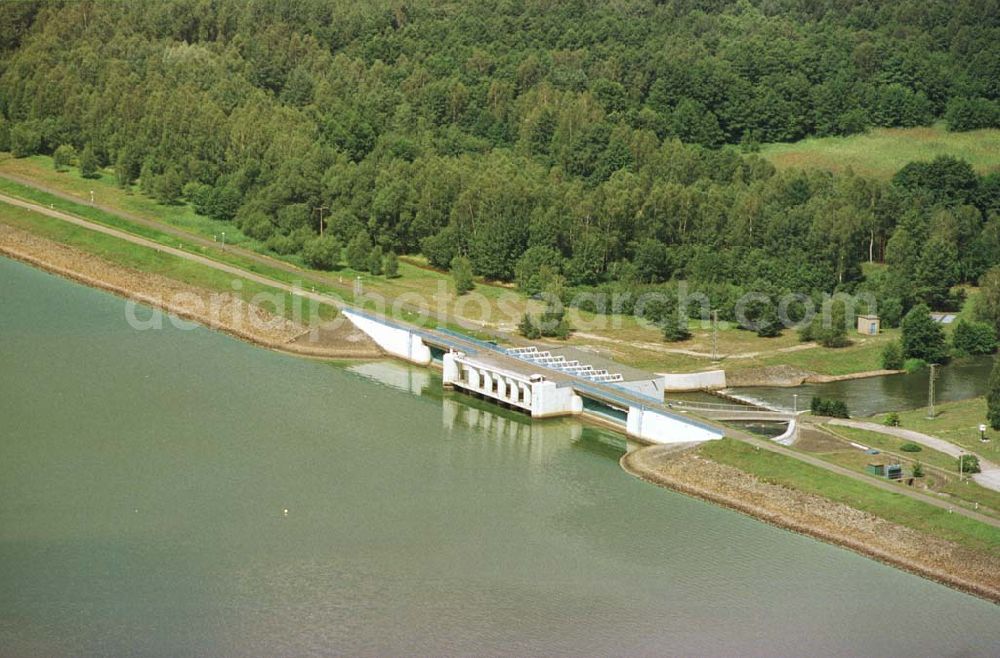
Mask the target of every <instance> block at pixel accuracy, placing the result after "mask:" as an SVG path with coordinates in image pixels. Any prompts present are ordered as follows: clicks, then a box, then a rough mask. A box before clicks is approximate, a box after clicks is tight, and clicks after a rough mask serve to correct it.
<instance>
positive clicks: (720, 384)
mask: <svg viewBox="0 0 1000 658" xmlns="http://www.w3.org/2000/svg"><path fill="white" fill-rule="evenodd" d="M657 374H660V375H661V376H662V377H663V386H664V388H665V389H666V390H667V391H698V390H701V389H708V390H716V389H720V388H725V387H726V371H725V370H709V371H706V372H688V373H678V374H671V373H662V374H661V373H657Z"/></svg>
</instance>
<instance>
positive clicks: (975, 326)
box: [951, 320, 997, 356]
mask: <svg viewBox="0 0 1000 658" xmlns="http://www.w3.org/2000/svg"><path fill="white" fill-rule="evenodd" d="M951 345H952V347H953V348H954V350H955V353H956V354H958V355H960V356H965V355H968V354H992V353H993V352H995V351H996V349H997V333H996V330H995V329H994V328H993V327H991V326H990V325H988V324H986V323H985V322H967V321H966V320H959V321H958V324H956V325H955V331H954V332H952V335H951Z"/></svg>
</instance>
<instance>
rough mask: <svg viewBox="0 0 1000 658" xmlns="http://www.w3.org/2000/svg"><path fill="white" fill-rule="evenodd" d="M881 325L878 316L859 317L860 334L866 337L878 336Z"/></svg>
mask: <svg viewBox="0 0 1000 658" xmlns="http://www.w3.org/2000/svg"><path fill="white" fill-rule="evenodd" d="M879 329H880V323H879V319H878V316H877V315H859V316H858V333H859V334H863V335H865V336H877V335H878V332H879Z"/></svg>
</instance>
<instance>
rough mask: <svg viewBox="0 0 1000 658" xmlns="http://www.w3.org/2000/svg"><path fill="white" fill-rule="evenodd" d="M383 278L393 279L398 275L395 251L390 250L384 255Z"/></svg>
mask: <svg viewBox="0 0 1000 658" xmlns="http://www.w3.org/2000/svg"><path fill="white" fill-rule="evenodd" d="M382 270H383V271H384V273H385V278H387V279H395V278H396V277H398V276H399V257H398V256H397V255H396V252H395V251H390V252H389V253H387V254H386V255H385V264H384V265H383V266H382Z"/></svg>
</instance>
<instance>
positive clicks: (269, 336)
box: [0, 222, 385, 360]
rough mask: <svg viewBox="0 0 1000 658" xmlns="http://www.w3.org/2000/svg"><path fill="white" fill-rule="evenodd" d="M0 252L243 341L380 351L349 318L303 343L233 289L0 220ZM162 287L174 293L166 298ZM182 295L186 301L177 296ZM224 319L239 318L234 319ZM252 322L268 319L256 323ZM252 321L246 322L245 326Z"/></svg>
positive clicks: (340, 351) (289, 326)
mask: <svg viewBox="0 0 1000 658" xmlns="http://www.w3.org/2000/svg"><path fill="white" fill-rule="evenodd" d="M0 256H4V257H7V258H10V259H12V260H16V261H18V262H21V263H24V264H26V265H28V266H30V267H35V268H37V269H40V270H44V271H46V272H48V273H50V274H54V275H56V276H60V277H62V278H64V279H69V280H71V281H75V282H77V283H80V284H83V285H85V286H88V287H91V288H96V289H99V290H103V291H105V292H109V293H111V294H113V295H115V296H117V297H121V298H123V299H129V300H133V301H136V302H139V303H141V304H144V305H147V306H150V307H153V308H156V309H159V310H161V311H164V312H166V313H169V314H171V315H173V316H176V317H177V318H180V319H182V320H186V321H190V322H196V323H197V324H199V325H201V326H203V327H205V328H207V329H210V330H213V331H220V332H223V333H225V334H228V335H230V336H232V337H234V338H237V339H239V340H242V341H243V342H246V343H249V344H251V345H255V346H258V347H263V348H265V349H270V350H273V351H276V352H281V353H284V354H290V355H293V356H300V357H307V358H316V359H331V360H354V359H381V358H384V356H385V355H384V353H383V352H382V351H381V350H380V349H379V348H378V347H377V346H376V345H375V344H374V343H373V342H372V341H371V340H370V339H368V337H367V336H364V334H363V333H361V332H360V331H358V330H357V329H355V328H354V327H353V325H351V324H350V323H349V322H348V323H346V325H347V326H346V327H344V326H343V325H344V324H345V323H343V322H340V323H337V324H338V326H337V327H335V328H332V329H331V328H325V327H321V328H320V329H319V333H320V334H322V336H321V338H320V340H319V341H314V342H313V343H314V344H308V343H306V344H303V343H302V342H300V341H301V340H302V339H303V338H306V339H308V335H309V334H310V332H311V330H310V329H309V328H307V327H304V326H302V325H298V324H296V323H294V322H292V321H291V320H288V319H286V318H284V317H283V316H278V315H275V314H273V313H270V312H269V311H267V310H265V309H263V308H261V307H258V306H253V305H251V304H249V303H247V302H245V301H244V300H242V299H241V298H239V297H238V296H236V295H232V294H225V293H217V292H213V291H210V290H206V289H204V288H199V287H198V286H195V285H191V284H188V283H185V282H184V281H181V280H178V279H172V278H169V277H166V276H162V275H159V274H153V273H149V272H143V271H140V270H135V269H132V268H129V267H125V266H122V265H118V264H115V263H112V262H110V261H107V260H105V259H103V258H101V257H99V256H96V255H94V254H90V253H88V252H86V251H84V250H81V249H78V248H76V247H72V246H69V245H66V244H63V243H60V242H55V241H53V240H49V239H47V238H42V237H39V236H37V235H34V234H33V233H30V232H27V231H24V230H22V229H18V228H16V227H13V226H10V225H8V224H3V223H2V222H0ZM164 292H168V293H170V295H173V296H174V297H175V301H174V302H169V301H165V298H166V297H169V296H170V295H164V294H163V293H164ZM181 295H185V296H186V297H185V298H184V299H185V300H186V301H188V302H189V304H187V305H183V304H181V303H180V302H179V301H177V298H180V297H181ZM211 295H216V296H219V298H220V299H223V303H224V310H223V311H222V312H216V313H212V312H210V311H209V310H208V306H209V305H208V304H206V303H205V300H206V299H208V298H209V296H211ZM228 319H237V320H236V321H235V322H230V321H227V320H228ZM252 322H256V323H258V324H263V325H267V330H265V329H259V328H258V329H255V328H254V327H253V326H252ZM245 325H250V326H245Z"/></svg>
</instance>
